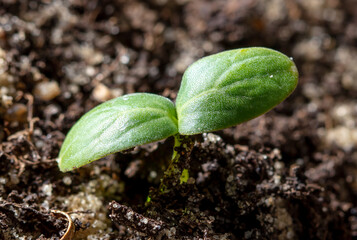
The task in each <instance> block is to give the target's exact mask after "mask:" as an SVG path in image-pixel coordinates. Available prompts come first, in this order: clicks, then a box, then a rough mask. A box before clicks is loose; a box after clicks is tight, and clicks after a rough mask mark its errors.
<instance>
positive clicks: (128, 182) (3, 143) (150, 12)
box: [0, 0, 357, 239]
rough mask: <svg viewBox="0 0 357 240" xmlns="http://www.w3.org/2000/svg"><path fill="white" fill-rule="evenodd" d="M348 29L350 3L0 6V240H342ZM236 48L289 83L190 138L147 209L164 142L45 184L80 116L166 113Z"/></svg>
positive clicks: (350, 104) (354, 194) (348, 229)
mask: <svg viewBox="0 0 357 240" xmlns="http://www.w3.org/2000/svg"><path fill="white" fill-rule="evenodd" d="M356 29H357V4H356V2H355V0H340V1H339V0H325V1H323V0H322V1H311V0H301V1H294V0H289V1H285V0H273V1H256V0H242V1H236V0H228V1H209V0H195V1H188V0H175V1H167V0H150V1H139V0H132V1H125V0H117V1H109V0H103V1H99V0H89V1H80V0H68V1H59V0H41V1H26V0H24V1H18V0H2V1H1V2H0V239H60V238H61V237H63V236H64V237H63V239H71V237H70V236H69V233H67V234H65V232H66V231H67V229H68V228H69V227H71V229H72V230H73V231H75V233H74V238H73V239H357V151H356V150H357V80H356V79H357V68H356V66H357V31H356ZM248 46H265V47H270V48H273V49H276V50H279V51H281V52H283V53H285V54H287V55H288V56H291V57H293V58H294V61H295V62H296V64H297V66H298V69H299V71H300V82H299V85H298V87H297V89H296V91H295V92H294V93H293V94H292V95H291V96H290V97H289V98H288V99H287V100H286V101H285V102H283V103H282V104H280V105H279V106H278V107H277V108H275V109H274V110H272V111H270V112H269V113H267V114H265V115H263V116H261V117H259V118H257V119H254V120H252V121H250V122H247V123H244V124H241V125H239V126H237V127H234V128H230V129H225V130H223V131H219V132H216V133H214V134H212V133H209V134H203V135H202V136H195V138H196V143H195V145H194V146H193V149H192V152H191V154H190V156H189V157H186V158H185V159H186V161H187V162H186V163H187V164H189V165H190V169H189V176H190V178H189V180H188V182H187V183H186V184H179V185H175V186H172V191H169V193H167V194H163V195H159V196H157V195H155V193H156V189H157V188H158V186H159V184H160V178H161V177H162V176H163V173H164V170H165V169H166V167H167V165H168V161H169V159H170V157H171V154H172V150H171V148H172V144H173V141H172V139H168V140H166V141H162V142H160V143H153V144H149V145H146V146H142V147H137V148H135V149H134V150H133V151H131V152H127V153H118V154H115V155H111V156H108V157H106V158H104V159H101V160H99V161H96V162H94V163H93V164H90V165H88V166H85V167H83V168H80V169H78V170H75V171H73V172H69V173H61V172H60V171H59V169H58V167H57V162H56V157H57V156H58V152H59V149H60V147H61V144H62V142H63V140H64V138H65V135H66V133H67V132H68V131H69V129H70V128H71V126H72V125H73V124H74V123H75V122H76V121H77V120H78V119H79V118H80V116H82V115H83V114H84V113H85V112H87V111H88V110H89V109H91V108H93V107H94V106H96V105H98V104H99V103H101V102H103V101H106V100H108V99H110V98H113V97H117V96H120V95H122V94H127V93H132V92H152V93H158V94H160V95H163V96H166V97H169V98H171V99H175V97H176V93H177V91H178V88H179V85H180V80H181V77H182V74H183V72H184V70H185V69H186V67H187V66H188V65H189V64H191V63H192V62H194V61H195V60H197V59H199V58H200V57H203V56H206V55H210V54H213V53H216V52H219V51H222V50H227V49H234V48H240V47H248ZM149 192H150V194H152V196H156V197H154V198H153V199H152V201H151V202H150V203H149V204H145V202H146V198H147V196H148V195H149ZM58 211H60V212H58ZM66 213H68V214H69V215H70V216H71V218H72V220H73V222H69V221H68V218H66V216H67V215H66ZM69 232H70V231H69Z"/></svg>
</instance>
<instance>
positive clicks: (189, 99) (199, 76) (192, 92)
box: [58, 47, 298, 183]
mask: <svg viewBox="0 0 357 240" xmlns="http://www.w3.org/2000/svg"><path fill="white" fill-rule="evenodd" d="M297 81H298V71H297V69H296V66H295V64H294V63H293V61H292V60H291V59H290V58H288V57H287V56H285V55H283V54H282V53H280V52H277V51H274V50H271V49H267V48H260V47H255V48H243V49H236V50H231V51H225V52H221V53H218V54H214V55H211V56H208V57H205V58H202V59H201V60H198V61H197V62H195V63H193V64H192V65H191V66H190V67H189V68H188V69H187V70H186V72H185V73H184V76H183V79H182V83H181V87H180V90H179V92H178V95H177V99H176V104H174V103H173V102H172V101H171V100H169V99H168V98H165V97H162V96H159V95H155V94H150V93H134V94H128V95H124V96H121V97H118V98H115V99H112V100H110V101H108V102H105V103H102V104H100V105H99V106H97V107H95V108H94V109H92V110H91V111H89V112H88V113H86V114H85V115H84V116H83V117H82V118H81V119H80V120H79V121H78V122H77V123H76V124H75V125H74V126H73V127H72V129H71V130H70V131H69V133H68V135H67V137H66V139H65V141H64V143H63V145H62V148H61V151H60V154H59V158H58V164H59V168H60V170H61V171H63V172H66V171H70V170H72V169H75V168H78V167H81V166H83V165H86V164H88V163H90V162H93V161H95V160H97V159H99V158H102V157H104V156H107V155H109V154H111V153H114V152H118V151H123V150H126V149H130V148H132V147H135V146H139V145H142V144H147V143H150V142H154V141H158V140H162V139H165V138H167V137H170V136H174V137H175V147H176V148H177V147H180V146H181V145H182V140H183V139H184V138H183V137H182V136H188V135H195V134H200V133H204V132H211V131H216V130H220V129H224V128H228V127H231V126H234V125H237V124H239V123H242V122H245V121H248V120H250V119H253V118H255V117H257V116H259V115H261V114H263V113H265V112H267V111H269V110H271V109H272V108H273V107H275V106H276V105H277V104H279V103H280V102H282V101H283V100H284V99H285V98H286V97H288V96H289V95H290V94H291V93H292V91H293V90H294V89H295V87H296V85H297ZM178 158H179V157H178V153H177V152H176V151H175V148H174V154H173V157H172V162H177V161H178ZM187 178H188V172H187V170H184V171H182V174H181V177H180V180H179V181H180V182H181V183H182V182H185V181H187Z"/></svg>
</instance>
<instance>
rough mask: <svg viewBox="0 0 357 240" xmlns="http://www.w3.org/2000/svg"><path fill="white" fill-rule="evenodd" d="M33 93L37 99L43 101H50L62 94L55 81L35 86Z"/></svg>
mask: <svg viewBox="0 0 357 240" xmlns="http://www.w3.org/2000/svg"><path fill="white" fill-rule="evenodd" d="M33 93H34V95H35V97H38V98H40V99H41V100H43V101H50V100H52V99H54V98H55V97H57V96H58V95H59V94H60V93H61V90H60V88H59V86H58V83H57V82H55V81H51V82H41V83H39V84H37V85H36V86H35V89H34V92H33Z"/></svg>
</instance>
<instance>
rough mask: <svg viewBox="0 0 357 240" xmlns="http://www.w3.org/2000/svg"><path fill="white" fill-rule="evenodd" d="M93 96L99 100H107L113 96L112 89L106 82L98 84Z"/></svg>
mask: <svg viewBox="0 0 357 240" xmlns="http://www.w3.org/2000/svg"><path fill="white" fill-rule="evenodd" d="M92 95H93V98H94V99H95V100H97V101H98V102H105V101H108V100H109V99H111V98H112V93H111V91H110V89H109V88H108V87H107V86H105V85H104V84H102V83H100V84H98V85H97V86H96V87H95V88H94V89H93V92H92Z"/></svg>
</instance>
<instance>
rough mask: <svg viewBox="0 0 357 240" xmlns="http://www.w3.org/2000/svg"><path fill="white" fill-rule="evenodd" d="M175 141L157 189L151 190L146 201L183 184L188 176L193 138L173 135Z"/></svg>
mask: <svg viewBox="0 0 357 240" xmlns="http://www.w3.org/2000/svg"><path fill="white" fill-rule="evenodd" d="M174 139H175V143H174V147H173V152H172V158H171V162H170V165H169V166H168V168H167V170H166V171H165V172H164V176H163V178H162V179H161V183H160V186H159V189H158V191H157V190H154V191H151V192H150V194H149V197H148V200H147V202H150V201H152V200H155V198H156V197H159V196H161V195H163V194H168V193H170V192H172V191H173V190H177V188H178V187H180V186H182V185H184V184H185V183H186V182H187V180H188V178H189V174H188V169H189V162H190V154H191V151H192V148H193V145H194V140H193V139H192V137H190V136H183V135H179V134H177V135H175V136H174Z"/></svg>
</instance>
